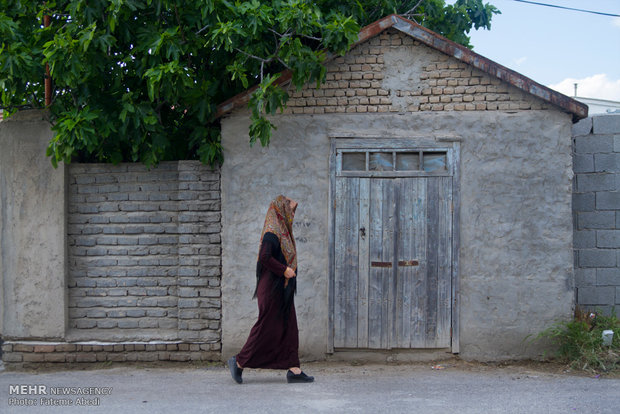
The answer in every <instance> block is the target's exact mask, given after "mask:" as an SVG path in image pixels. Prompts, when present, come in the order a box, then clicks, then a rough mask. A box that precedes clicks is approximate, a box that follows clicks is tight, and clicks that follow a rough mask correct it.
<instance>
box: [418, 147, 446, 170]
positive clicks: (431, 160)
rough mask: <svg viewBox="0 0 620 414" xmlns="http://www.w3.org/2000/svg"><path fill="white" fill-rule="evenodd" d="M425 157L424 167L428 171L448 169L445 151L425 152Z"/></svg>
mask: <svg viewBox="0 0 620 414" xmlns="http://www.w3.org/2000/svg"><path fill="white" fill-rule="evenodd" d="M423 158H424V166H423V169H424V171H426V172H433V171H445V170H446V169H447V168H446V153H445V152H425V153H424V156H423Z"/></svg>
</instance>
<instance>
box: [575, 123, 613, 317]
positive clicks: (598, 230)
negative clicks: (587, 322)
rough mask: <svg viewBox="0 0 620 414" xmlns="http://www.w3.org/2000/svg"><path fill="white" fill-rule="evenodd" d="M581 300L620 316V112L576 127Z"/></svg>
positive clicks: (578, 285)
mask: <svg viewBox="0 0 620 414" xmlns="http://www.w3.org/2000/svg"><path fill="white" fill-rule="evenodd" d="M573 141H574V147H573V148H574V153H573V169H574V171H575V178H574V193H573V217H574V249H575V287H576V290H577V304H578V305H580V306H581V307H584V308H586V309H596V308H599V309H601V310H603V311H604V312H605V313H609V312H611V309H612V308H613V307H614V306H615V311H616V313H617V314H618V315H619V316H620V115H599V116H594V117H591V118H587V119H584V120H582V121H580V122H579V123H577V124H575V126H574V127H573Z"/></svg>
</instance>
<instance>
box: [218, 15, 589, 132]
mask: <svg viewBox="0 0 620 414" xmlns="http://www.w3.org/2000/svg"><path fill="white" fill-rule="evenodd" d="M389 28H394V29H396V30H398V31H400V32H402V33H404V34H406V35H408V36H410V37H412V38H414V39H415V40H418V41H419V42H421V43H423V44H425V45H427V46H429V47H431V48H433V49H435V50H438V51H440V52H442V53H444V54H446V55H448V56H452V57H454V58H455V59H458V60H460V61H461V62H464V63H467V64H468V65H471V66H473V67H475V68H476V69H479V70H481V71H483V72H485V73H487V74H489V75H491V76H493V77H495V78H498V79H500V80H502V81H504V82H506V83H508V84H510V85H512V86H514V87H516V88H518V89H521V90H522V91H524V92H527V93H529V94H530V95H533V96H535V97H537V98H539V99H542V100H543V101H546V102H549V103H551V104H553V105H555V106H557V107H559V108H561V109H563V110H564V111H566V112H569V113H570V114H572V115H573V122H577V121H578V120H580V119H583V118H587V116H588V106H587V105H586V104H583V103H581V102H579V101H577V100H575V99H573V98H570V97H569V96H566V95H564V94H562V93H560V92H557V91H554V90H553V89H551V88H548V87H547V86H544V85H542V84H540V83H538V82H536V81H534V80H532V79H530V78H528V77H527V76H524V75H522V74H520V73H518V72H516V71H514V70H512V69H509V68H507V67H505V66H502V65H500V64H499V63H496V62H494V61H492V60H491V59H488V58H486V57H484V56H482V55H479V54H478V53H476V52H474V51H473V50H470V49H468V48H466V47H465V46H462V45H459V44H458V43H455V42H453V41H452V40H450V39H448V38H446V37H443V36H441V35H440V34H438V33H435V32H433V31H431V30H430V29H427V28H426V27H423V26H421V25H419V24H418V23H415V22H413V21H411V20H408V19H406V18H404V17H402V16H399V15H396V14H391V15H389V16H386V17H384V18H382V19H380V20H377V21H376V22H374V23H371V24H369V25H368V26H365V27H363V28H362V29H361V30H360V32H359V34H358V40H357V41H356V42H355V43H353V44H352V45H351V48H353V47H355V46H357V45H359V44H360V43H364V42H366V41H367V40H369V39H370V38H372V37H374V36H377V35H378V34H379V33H381V32H383V31H384V30H386V29H389ZM328 56H329V57H328V59H327V61H329V60H331V59H333V58H334V57H335V55H332V54H328ZM291 78H292V72H291V71H290V70H285V71H283V72H281V76H280V77H279V78H278V79H277V80H276V81H275V83H276V84H278V85H282V84H284V83H286V82H288V81H290V80H291ZM257 88H258V85H256V86H254V87H252V88H250V89H247V90H246V91H244V92H241V93H239V94H237V95H235V96H233V97H232V98H230V99H228V100H226V101H224V102H222V103H221V104H220V105H218V106H217V113H216V115H215V119H217V118H220V117H222V116H223V115H225V114H226V113H228V112H231V111H233V110H234V109H236V108H238V107H240V106H241V105H243V104H247V103H248V102H249V100H250V96H251V95H252V93H253V92H254V91H255V90H256V89H257Z"/></svg>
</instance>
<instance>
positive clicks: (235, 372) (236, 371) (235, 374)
mask: <svg viewBox="0 0 620 414" xmlns="http://www.w3.org/2000/svg"><path fill="white" fill-rule="evenodd" d="M228 368H230V375H232V378H233V379H234V380H235V382H236V383H237V384H241V383H242V382H243V380H242V379H241V374H243V368H239V367H238V366H237V359H236V358H235V357H234V356H231V357H230V359H229V360H228Z"/></svg>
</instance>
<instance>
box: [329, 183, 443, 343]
mask: <svg viewBox="0 0 620 414" xmlns="http://www.w3.org/2000/svg"><path fill="white" fill-rule="evenodd" d="M451 205H452V177H439V176H438V177H402V178H359V177H336V214H335V224H336V225H335V231H336V234H335V285H334V289H335V292H334V293H335V297H334V299H335V300H334V346H335V347H337V348H338V347H342V348H374V349H390V348H438V347H442V348H443V347H449V346H450V339H451V338H450V326H451V271H452V269H451V263H452V257H451V252H452V235H451V232H452V211H451Z"/></svg>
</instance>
